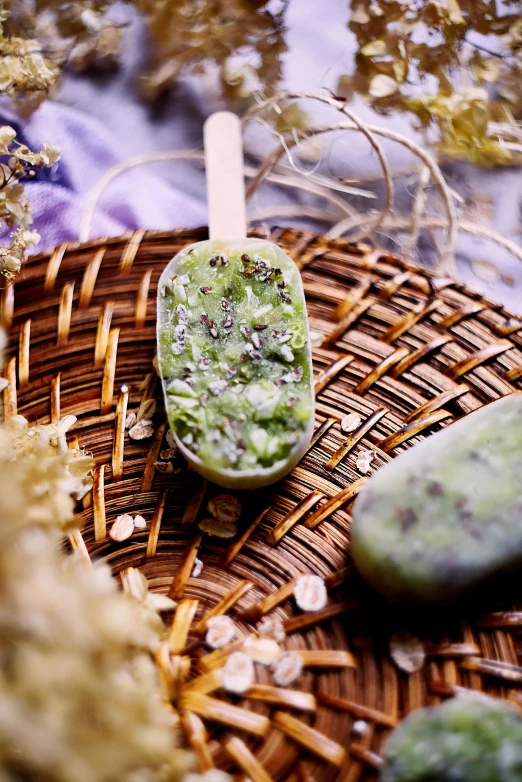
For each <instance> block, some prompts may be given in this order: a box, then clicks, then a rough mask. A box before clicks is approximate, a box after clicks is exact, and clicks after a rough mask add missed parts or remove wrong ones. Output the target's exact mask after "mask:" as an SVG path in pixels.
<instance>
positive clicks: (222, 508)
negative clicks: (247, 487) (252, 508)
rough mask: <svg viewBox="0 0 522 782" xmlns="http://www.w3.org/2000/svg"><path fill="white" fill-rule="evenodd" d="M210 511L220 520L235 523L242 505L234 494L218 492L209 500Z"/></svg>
mask: <svg viewBox="0 0 522 782" xmlns="http://www.w3.org/2000/svg"><path fill="white" fill-rule="evenodd" d="M207 508H208V510H209V511H210V513H211V514H212V515H213V516H214V517H215V518H216V519H217V520H218V521H224V522H227V523H228V524H235V522H236V521H237V520H238V518H239V517H240V515H241V505H240V503H239V502H238V501H237V499H236V497H234V496H232V494H218V495H217V496H216V497H213V498H212V499H211V500H209V502H208V505H207Z"/></svg>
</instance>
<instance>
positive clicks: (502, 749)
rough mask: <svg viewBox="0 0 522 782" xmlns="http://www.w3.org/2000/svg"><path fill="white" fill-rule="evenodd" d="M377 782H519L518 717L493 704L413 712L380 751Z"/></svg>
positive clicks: (469, 702) (460, 702) (521, 746)
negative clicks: (382, 759) (380, 762)
mask: <svg viewBox="0 0 522 782" xmlns="http://www.w3.org/2000/svg"><path fill="white" fill-rule="evenodd" d="M380 782H522V715H521V712H520V711H519V710H518V709H516V708H515V707H514V706H511V705H510V704H508V703H506V702H503V701H496V700H493V699H490V700H486V699H485V698H484V700H479V699H475V698H455V699H453V700H451V701H446V702H445V703H443V704H442V705H441V706H435V707H432V708H425V709H417V711H414V712H412V713H411V714H410V715H409V716H408V717H407V718H406V719H405V720H404V721H403V722H402V723H401V724H400V725H399V726H398V727H397V728H396V729H395V730H394V732H393V733H392V734H391V736H390V738H389V739H388V741H387V743H386V745H385V747H384V767H383V769H382V771H381V776H380Z"/></svg>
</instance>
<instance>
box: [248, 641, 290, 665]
mask: <svg viewBox="0 0 522 782" xmlns="http://www.w3.org/2000/svg"><path fill="white" fill-rule="evenodd" d="M243 650H244V652H245V654H248V656H249V657H250V658H251V659H252V660H253V661H254V662H255V663H260V664H261V665H273V664H274V663H275V661H276V660H277V659H278V657H279V656H280V655H281V649H280V647H279V644H278V643H277V641H274V640H273V638H247V639H246V641H245V643H244V644H243Z"/></svg>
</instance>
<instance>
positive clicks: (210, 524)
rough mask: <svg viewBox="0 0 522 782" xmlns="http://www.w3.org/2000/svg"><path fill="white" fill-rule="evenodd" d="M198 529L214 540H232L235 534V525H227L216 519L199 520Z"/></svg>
mask: <svg viewBox="0 0 522 782" xmlns="http://www.w3.org/2000/svg"><path fill="white" fill-rule="evenodd" d="M198 527H199V528H200V530H201V531H202V532H206V533H207V534H208V535H213V536H214V537H216V538H233V537H234V535H235V534H236V532H237V527H236V525H235V524H227V523H226V522H224V521H218V520H217V519H201V521H200V522H199V524H198Z"/></svg>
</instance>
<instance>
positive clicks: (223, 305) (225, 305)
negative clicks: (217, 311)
mask: <svg viewBox="0 0 522 782" xmlns="http://www.w3.org/2000/svg"><path fill="white" fill-rule="evenodd" d="M221 309H222V310H229V309H230V305H229V303H228V301H225V300H224V299H223V301H222V302H221Z"/></svg>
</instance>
